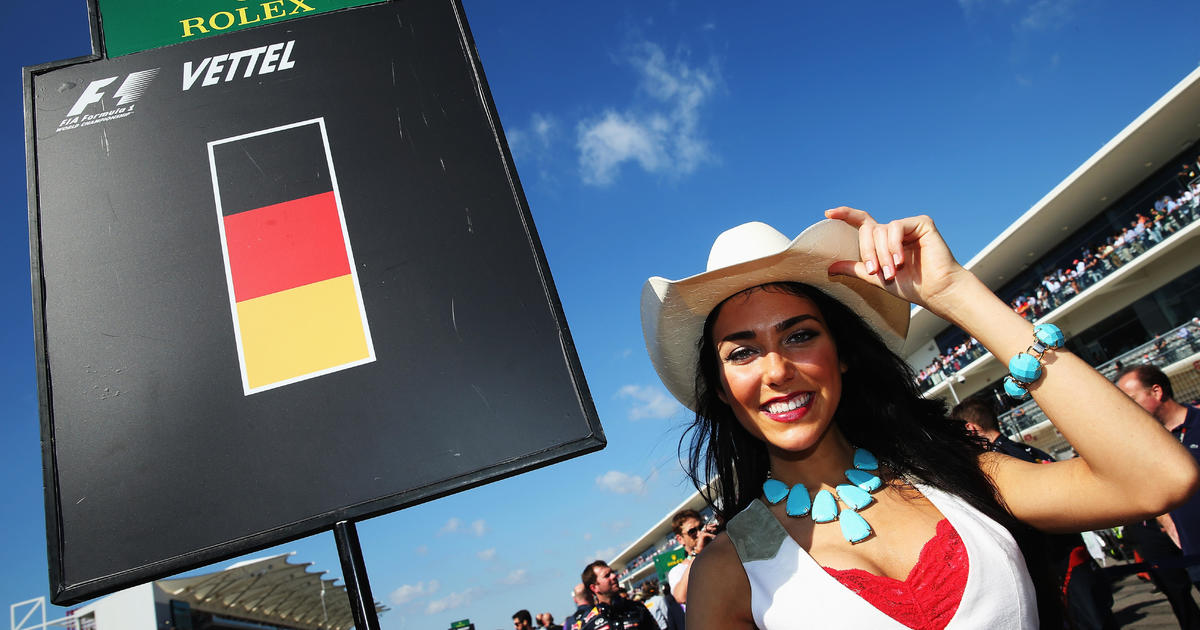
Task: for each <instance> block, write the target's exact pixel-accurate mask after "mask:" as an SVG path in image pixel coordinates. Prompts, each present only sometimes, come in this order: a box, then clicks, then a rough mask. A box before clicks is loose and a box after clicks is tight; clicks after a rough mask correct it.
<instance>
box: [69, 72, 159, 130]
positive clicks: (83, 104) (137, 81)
mask: <svg viewBox="0 0 1200 630" xmlns="http://www.w3.org/2000/svg"><path fill="white" fill-rule="evenodd" d="M158 70H159V69H158V68H154V69H152V70H142V71H140V72H131V73H129V76H127V77H125V80H124V81H122V82H121V87H119V88H117V91H116V92H114V93H113V96H114V97H115V98H116V99H117V105H127V104H129V103H132V102H134V101H136V100H138V99H139V98H141V97H142V94H143V93H145V91H146V88H148V87H150V81H152V80H154V77H155V76H157V75H158ZM118 76H119V75H118ZM117 78H118V77H108V78H106V79H97V80H95V81H92V82H91V83H89V84H88V86H87V88H85V89H84V90H83V94H80V95H79V100H77V101H75V105H74V106H73V107H71V111H69V112H67V117H68V118H69V117H71V116H78V115H80V114H82V113H83V110H84V109H87V106H88V105H91V104H92V103H95V102H98V101H99V100H100V99H102V98H104V92H103V89H104V88H105V87H108V85H109V84H110V83H112V82H113V81H116V80H117Z"/></svg>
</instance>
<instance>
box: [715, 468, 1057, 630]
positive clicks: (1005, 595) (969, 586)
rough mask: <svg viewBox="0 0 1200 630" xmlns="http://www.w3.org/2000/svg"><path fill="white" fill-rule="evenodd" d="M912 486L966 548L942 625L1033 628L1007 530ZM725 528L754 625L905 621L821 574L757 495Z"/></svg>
mask: <svg viewBox="0 0 1200 630" xmlns="http://www.w3.org/2000/svg"><path fill="white" fill-rule="evenodd" d="M913 485H914V486H915V487H916V488H917V489H918V490H920V491H921V494H923V495H925V497H926V498H928V499H929V501H930V502H931V503H933V505H934V506H935V507H937V509H938V510H939V511H940V512H941V513H942V515H943V516H945V517H946V518H947V519H948V520H949V521H950V524H951V525H953V526H954V529H955V530H957V531H958V535H959V537H960V538H962V541H963V547H964V548H965V549H966V552H967V560H968V570H967V583H966V586H965V587H964V589H963V595H962V600H961V602H960V603H959V605H958V610H957V611H956V612H955V613H954V617H953V618H952V619H951V620H950V623H949V624H948V625H947V626H946V628H947V629H955V630H965V629H974V628H989V629H992V630H1001V629H1003V630H1010V629H1023V628H1037V627H1038V621H1037V601H1036V599H1035V597H1034V593H1033V583H1032V582H1030V580H1029V571H1028V570H1026V568H1025V560H1024V559H1023V558H1022V557H1021V552H1020V550H1019V549H1017V544H1016V542H1014V541H1013V539H1012V536H1010V535H1009V533H1008V530H1006V529H1004V527H1002V526H1001V525H1000V524H999V523H996V522H995V521H993V520H992V519H990V518H988V517H987V516H984V515H983V514H982V513H981V512H979V511H978V510H976V509H975V508H973V507H971V506H970V505H969V504H968V503H967V502H966V501H963V500H962V499H960V498H958V497H956V496H954V495H951V494H947V493H945V492H942V491H940V490H937V489H936V488H929V487H926V486H923V485H920V484H913ZM831 525H832V524H831ZM726 531H727V533H728V534H729V538H730V540H732V541H733V545H734V547H735V548H736V549H737V553H738V557H739V559H741V561H742V568H743V569H745V571H746V577H747V578H749V580H750V609H751V611H752V612H753V614H754V623H755V624H756V625H757V626H758V627H759V628H760V630H790V629H792V628H872V629H874V628H880V629H883V628H897V629H899V628H904V627H905V626H904V625H902V624H901V623H900V622H898V621H896V620H895V619H892V618H891V617H889V616H888V615H887V614H886V613H884V612H882V611H880V610H879V609H877V608H875V607H874V606H872V605H871V604H869V603H867V601H866V600H864V599H862V598H861V597H859V596H858V595H857V594H855V593H854V592H853V591H851V590H850V589H848V588H846V587H845V586H843V585H842V583H841V582H839V581H838V580H837V578H834V577H833V576H831V575H829V574H828V573H826V572H825V569H824V568H823V567H822V566H821V565H819V564H817V562H816V561H815V560H813V559H812V557H811V556H809V555H808V552H806V551H804V549H802V548H801V547H800V545H798V544H797V543H796V541H795V540H793V539H792V537H791V536H788V534H787V531H786V530H784V529H783V525H781V524H780V523H779V521H778V520H776V519H775V516H774V515H773V514H772V513H771V511H770V510H769V509H768V508H767V507H766V506H765V505H763V503H762V502H760V501H758V500H755V501H752V502H751V503H750V505H749V506H748V507H747V508H746V509H745V510H742V512H741V513H739V514H738V515H737V516H735V517H733V519H731V520H730V521H729V525H728V527H727V528H726ZM879 535H880V536H886V535H887V532H880V533H879Z"/></svg>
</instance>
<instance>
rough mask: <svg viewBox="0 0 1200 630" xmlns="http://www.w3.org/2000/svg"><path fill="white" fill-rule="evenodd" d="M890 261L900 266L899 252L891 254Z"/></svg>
mask: <svg viewBox="0 0 1200 630" xmlns="http://www.w3.org/2000/svg"><path fill="white" fill-rule="evenodd" d="M892 263H893V264H894V265H896V266H897V267H899V266H900V254H892Z"/></svg>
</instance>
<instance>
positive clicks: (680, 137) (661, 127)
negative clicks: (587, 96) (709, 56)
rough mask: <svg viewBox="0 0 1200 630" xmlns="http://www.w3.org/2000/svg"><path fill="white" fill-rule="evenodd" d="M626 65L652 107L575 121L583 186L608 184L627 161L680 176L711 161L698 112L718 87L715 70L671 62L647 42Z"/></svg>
mask: <svg viewBox="0 0 1200 630" xmlns="http://www.w3.org/2000/svg"><path fill="white" fill-rule="evenodd" d="M629 63H630V64H631V65H632V66H633V67H634V69H635V70H636V71H637V72H638V74H639V78H640V85H639V89H640V90H641V91H642V92H644V93H645V94H646V95H648V96H649V97H650V98H651V100H652V101H653V103H652V107H650V108H644V109H629V110H626V111H617V110H615V109H612V108H609V109H606V110H605V111H604V112H603V113H602V114H600V115H599V116H597V117H595V118H593V119H591V120H585V121H583V122H581V123H579V125H578V127H577V130H576V131H577V134H578V140H577V142H576V146H577V148H578V149H579V166H580V172H581V175H582V176H583V181H584V182H585V183H588V184H592V185H596V186H605V185H608V184H611V183H612V182H613V181H614V179H615V178H616V175H617V171H618V170H619V168H620V166H621V165H622V164H623V163H625V162H635V163H637V164H638V165H639V166H641V168H642V169H643V170H645V171H646V172H649V173H666V174H672V175H683V174H687V173H691V172H692V171H694V170H695V169H696V168H697V167H698V166H699V165H700V164H702V163H704V162H705V161H708V160H710V159H711V158H712V155H711V153H710V152H709V149H708V144H707V142H705V140H704V139H703V138H702V137H701V135H700V109H701V106H702V105H703V104H704V102H705V101H706V100H707V99H708V98H709V97H710V96H711V95H712V93H713V91H714V90H715V89H716V86H717V75H716V71H715V69H714V68H712V67H710V68H708V69H702V68H696V67H692V66H690V65H688V64H687V62H686V61H684V60H682V59H678V58H674V59H669V58H668V57H667V55H666V54H665V53H664V52H663V51H662V49H661V48H659V47H658V46H657V45H655V44H652V43H649V42H646V43H643V44H641V45H639V46H636V47H635V49H634V53H633V54H632V55H631V56H630V59H629Z"/></svg>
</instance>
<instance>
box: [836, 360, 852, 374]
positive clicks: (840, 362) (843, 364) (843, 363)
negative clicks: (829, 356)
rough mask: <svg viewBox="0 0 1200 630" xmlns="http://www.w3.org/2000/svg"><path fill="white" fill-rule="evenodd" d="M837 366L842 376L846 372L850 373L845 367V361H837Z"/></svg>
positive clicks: (848, 368)
mask: <svg viewBox="0 0 1200 630" xmlns="http://www.w3.org/2000/svg"><path fill="white" fill-rule="evenodd" d="M838 365H839V366H841V368H842V374H845V373H846V372H848V371H850V366H849V365H846V362H845V361H838Z"/></svg>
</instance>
